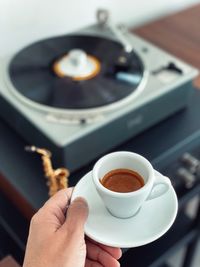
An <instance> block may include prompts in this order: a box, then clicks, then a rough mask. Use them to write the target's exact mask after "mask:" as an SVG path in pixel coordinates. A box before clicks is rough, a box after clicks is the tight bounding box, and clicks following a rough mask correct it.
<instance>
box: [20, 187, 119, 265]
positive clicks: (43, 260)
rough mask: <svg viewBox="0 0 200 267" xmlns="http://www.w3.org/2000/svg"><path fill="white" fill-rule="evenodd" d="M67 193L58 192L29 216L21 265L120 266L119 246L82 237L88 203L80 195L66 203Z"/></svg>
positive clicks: (66, 191)
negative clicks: (30, 217)
mask: <svg viewBox="0 0 200 267" xmlns="http://www.w3.org/2000/svg"><path fill="white" fill-rule="evenodd" d="M71 193H72V189H71V188H69V189H64V190H61V191H59V192H58V193H57V194H56V195H55V196H53V197H52V198H51V199H49V200H48V201H47V202H46V203H45V205H44V206H43V207H42V208H41V209H40V210H39V211H38V212H37V213H36V214H35V215H34V216H33V218H32V220H31V225H30V231H29V237H28V242H27V248H26V253H25V259H24V264H23V267H84V266H85V267H119V266H120V265H119V263H118V261H117V260H118V259H119V258H120V257H121V250H120V249H119V248H112V247H108V246H104V245H101V244H97V243H95V242H93V241H92V240H89V239H87V238H85V236H84V224H85V221H86V219H87V217H88V206H87V203H86V201H85V200H84V199H83V198H77V199H75V200H74V201H73V202H72V203H71V204H69V203H70V198H71ZM68 205H69V206H68ZM66 214H67V215H66Z"/></svg>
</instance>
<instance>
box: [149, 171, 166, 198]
mask: <svg viewBox="0 0 200 267" xmlns="http://www.w3.org/2000/svg"><path fill="white" fill-rule="evenodd" d="M154 175H155V180H156V181H155V182H154V185H153V188H152V190H151V192H150V194H149V196H148V197H147V199H146V200H152V199H155V198H157V197H160V196H162V195H164V194H165V193H167V191H168V190H169V187H170V186H171V181H170V179H169V178H167V177H166V176H164V175H162V174H161V173H159V172H158V171H156V170H154Z"/></svg>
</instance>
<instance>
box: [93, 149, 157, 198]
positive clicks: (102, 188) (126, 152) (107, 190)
mask: <svg viewBox="0 0 200 267" xmlns="http://www.w3.org/2000/svg"><path fill="white" fill-rule="evenodd" d="M117 154H119V155H130V154H131V156H134V157H137V158H139V159H140V160H141V161H142V162H143V163H145V165H146V167H147V169H148V171H149V176H148V180H147V182H146V183H145V184H144V186H143V187H142V188H140V189H138V190H136V191H133V192H127V193H121V192H114V191H112V190H109V189H107V188H106V187H104V186H103V185H102V184H101V183H100V181H99V179H98V176H97V171H98V170H99V168H100V166H101V164H102V161H104V160H105V159H106V158H108V157H112V155H113V156H115V155H117ZM153 176H154V169H153V166H152V165H151V163H150V162H149V161H148V160H147V159H146V158H145V157H143V156H141V155H140V154H137V153H134V152H131V151H130V152H129V151H117V152H112V153H109V154H106V155H105V156H103V157H101V158H100V159H99V160H98V161H97V162H96V163H95V165H94V167H93V170H92V177H93V181H94V183H95V185H96V187H97V188H99V189H101V191H104V192H105V193H107V194H110V195H112V196H113V197H114V196H116V197H131V196H133V195H138V194H141V193H142V192H143V191H145V190H146V188H147V187H148V186H149V185H152V184H153V178H151V177H153ZM150 178H151V179H150Z"/></svg>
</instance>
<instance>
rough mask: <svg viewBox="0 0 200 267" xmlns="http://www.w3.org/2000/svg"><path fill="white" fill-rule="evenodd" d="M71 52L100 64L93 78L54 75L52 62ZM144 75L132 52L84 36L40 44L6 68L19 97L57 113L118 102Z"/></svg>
mask: <svg viewBox="0 0 200 267" xmlns="http://www.w3.org/2000/svg"><path fill="white" fill-rule="evenodd" d="M72 49H81V50H82V51H84V52H85V53H86V54H88V55H91V56H92V57H95V58H96V59H97V60H98V61H99V62H100V65H101V68H100V71H99V73H98V74H97V75H96V76H95V77H93V78H91V79H87V80H74V79H72V77H67V76H65V77H59V76H58V75H56V73H55V72H54V70H53V66H54V64H55V62H56V61H57V60H58V59H60V58H62V57H63V56H64V55H66V54H67V53H69V52H70V51H71V50H72ZM143 73H144V67H143V64H142V62H141V60H140V58H139V57H138V56H137V55H136V54H135V53H134V52H131V53H129V54H126V53H125V52H124V49H123V47H122V45H121V44H120V43H118V42H115V41H113V40H110V39H106V38H100V37H94V36H85V35H83V36H80V35H65V36H61V37H55V38H51V39H46V40H42V41H39V42H37V43H34V44H32V45H30V46H28V47H26V48H24V49H22V50H21V51H20V52H19V53H18V54H16V55H15V56H14V58H13V59H12V60H11V62H10V65H9V76H10V80H11V82H12V84H13V85H14V87H15V89H16V90H17V91H18V92H19V93H20V94H21V95H23V96H24V97H26V98H28V99H29V100H32V101H34V102H36V103H38V104H41V105H45V106H47V107H54V108H59V109H90V108H96V107H102V106H105V105H109V104H111V103H114V102H117V101H120V100H121V99H123V98H125V97H128V96H129V95H131V94H132V93H133V92H134V91H135V90H136V89H137V87H138V85H139V84H140V82H141V81H142V78H143Z"/></svg>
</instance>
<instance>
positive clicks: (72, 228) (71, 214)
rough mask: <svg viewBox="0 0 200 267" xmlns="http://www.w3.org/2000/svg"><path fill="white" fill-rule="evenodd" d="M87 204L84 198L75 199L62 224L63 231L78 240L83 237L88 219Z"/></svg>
mask: <svg viewBox="0 0 200 267" xmlns="http://www.w3.org/2000/svg"><path fill="white" fill-rule="evenodd" d="M88 212H89V209H88V204H87V202H86V200H85V199H84V198H81V197H78V198H76V199H75V200H74V201H73V202H72V203H71V204H70V206H69V208H68V210H67V218H66V221H65V223H64V224H63V227H62V228H63V229H64V230H66V228H67V232H68V233H72V234H73V235H76V236H77V237H78V238H82V237H83V236H84V225H85V222H86V220H87V217H88Z"/></svg>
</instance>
